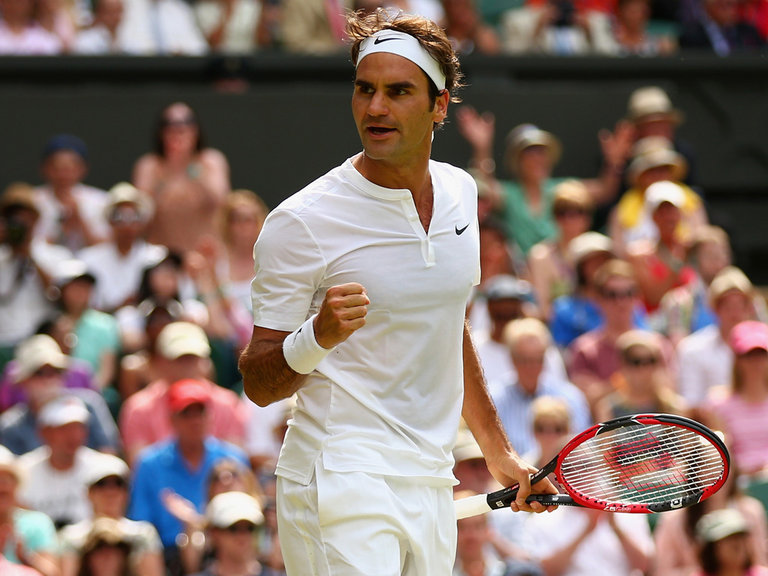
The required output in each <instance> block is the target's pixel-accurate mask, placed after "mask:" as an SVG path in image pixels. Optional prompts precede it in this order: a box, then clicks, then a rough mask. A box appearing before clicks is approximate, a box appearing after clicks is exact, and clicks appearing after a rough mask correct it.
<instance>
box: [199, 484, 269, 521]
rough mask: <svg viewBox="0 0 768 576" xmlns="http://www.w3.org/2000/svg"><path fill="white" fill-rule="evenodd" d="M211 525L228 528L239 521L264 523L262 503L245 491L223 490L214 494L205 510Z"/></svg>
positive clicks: (206, 517)
mask: <svg viewBox="0 0 768 576" xmlns="http://www.w3.org/2000/svg"><path fill="white" fill-rule="evenodd" d="M205 519H206V520H207V522H208V525H209V526H213V527H215V528H228V527H229V526H232V525H233V524H236V523H237V522H241V521H246V522H251V523H253V524H256V525H259V524H263V523H264V514H263V513H262V511H261V505H260V504H259V501H258V500H256V498H254V497H253V496H251V495H250V494H246V493H245V492H223V493H221V494H217V495H216V496H214V497H213V498H212V499H211V501H210V502H209V503H208V506H207V508H206V510H205Z"/></svg>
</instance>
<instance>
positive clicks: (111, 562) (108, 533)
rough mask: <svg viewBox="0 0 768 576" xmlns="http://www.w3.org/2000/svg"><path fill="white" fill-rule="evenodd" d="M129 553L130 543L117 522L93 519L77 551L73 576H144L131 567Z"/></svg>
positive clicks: (131, 549)
mask: <svg viewBox="0 0 768 576" xmlns="http://www.w3.org/2000/svg"><path fill="white" fill-rule="evenodd" d="M132 552H133V542H132V541H131V539H130V538H129V536H128V535H127V534H126V533H125V532H124V530H123V526H122V525H121V524H120V523H119V522H118V521H117V520H115V519H114V518H107V517H101V518H97V519H96V520H94V522H93V527H92V528H91V531H90V532H89V533H88V537H87V538H86V540H85V542H84V544H83V545H82V547H81V548H80V550H79V553H80V554H79V556H80V570H79V571H78V572H77V576H144V573H142V572H137V571H135V570H134V569H133V567H132V566H131V563H130V556H131V553H132Z"/></svg>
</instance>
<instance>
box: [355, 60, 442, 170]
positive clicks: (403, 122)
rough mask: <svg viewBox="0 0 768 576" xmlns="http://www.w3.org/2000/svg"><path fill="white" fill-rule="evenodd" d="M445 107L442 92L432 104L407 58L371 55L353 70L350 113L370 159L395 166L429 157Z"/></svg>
mask: <svg viewBox="0 0 768 576" xmlns="http://www.w3.org/2000/svg"><path fill="white" fill-rule="evenodd" d="M447 108H448V94H447V92H443V93H441V94H440V95H439V96H438V98H437V100H436V102H435V104H434V106H432V105H431V103H430V98H429V81H428V79H427V76H426V75H425V74H424V72H423V71H422V70H421V69H420V68H419V67H418V66H416V64H414V63H413V62H411V61H410V60H408V59H406V58H403V57H401V56H397V55H395V54H388V53H378V54H371V55H370V56H367V57H366V58H364V59H363V61H362V62H361V63H360V65H359V66H358V68H357V77H356V79H355V90H354V94H353V96H352V115H353V117H354V119H355V124H356V125H357V131H358V133H359V134H360V140H361V141H362V144H363V148H364V149H365V155H366V157H367V158H369V159H371V160H379V161H383V162H388V163H393V164H398V165H400V164H407V163H408V162H410V161H414V160H423V158H424V157H425V156H426V157H428V156H429V152H430V150H431V142H432V130H433V125H434V123H435V122H441V121H442V120H443V119H444V118H445V116H446V112H447Z"/></svg>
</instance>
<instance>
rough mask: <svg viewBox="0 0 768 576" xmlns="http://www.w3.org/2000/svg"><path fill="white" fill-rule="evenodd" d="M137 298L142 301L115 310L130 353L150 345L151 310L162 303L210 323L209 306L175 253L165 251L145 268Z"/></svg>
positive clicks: (199, 321) (189, 318) (193, 319)
mask: <svg viewBox="0 0 768 576" xmlns="http://www.w3.org/2000/svg"><path fill="white" fill-rule="evenodd" d="M136 300H137V301H138V304H133V305H128V306H123V307H122V308H120V309H119V310H117V312H115V318H116V319H117V322H118V324H119V326H120V333H121V339H122V341H123V349H124V350H126V351H129V352H133V351H136V350H140V349H141V348H143V347H144V346H146V345H147V341H146V333H145V331H146V320H147V313H148V312H149V311H150V310H153V309H154V308H156V307H158V306H161V307H164V308H168V309H169V310H170V309H173V312H174V314H176V313H178V314H180V315H181V318H180V319H183V320H186V321H190V322H193V323H195V324H200V325H206V324H207V323H208V309H207V308H206V306H205V304H204V303H202V302H200V301H199V300H198V299H197V288H196V287H195V284H194V282H193V281H192V279H191V278H190V277H189V274H187V272H186V271H185V269H184V264H183V262H182V259H181V257H180V256H179V255H178V254H175V253H173V252H167V251H163V256H162V258H160V259H159V260H158V261H156V262H152V263H150V264H148V265H147V266H146V267H145V268H144V270H142V273H141V280H140V281H139V291H138V294H137V297H136Z"/></svg>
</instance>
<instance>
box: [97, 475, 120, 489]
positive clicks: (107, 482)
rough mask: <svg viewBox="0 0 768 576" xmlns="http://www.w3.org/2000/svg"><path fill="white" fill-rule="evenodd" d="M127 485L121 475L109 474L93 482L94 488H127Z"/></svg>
mask: <svg viewBox="0 0 768 576" xmlns="http://www.w3.org/2000/svg"><path fill="white" fill-rule="evenodd" d="M126 486H127V484H126V482H125V480H124V479H123V478H120V477H119V476H108V477H106V478H102V479H101V480H99V481H97V482H95V483H94V484H93V487H94V488H109V487H112V488H125V487H126Z"/></svg>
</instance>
